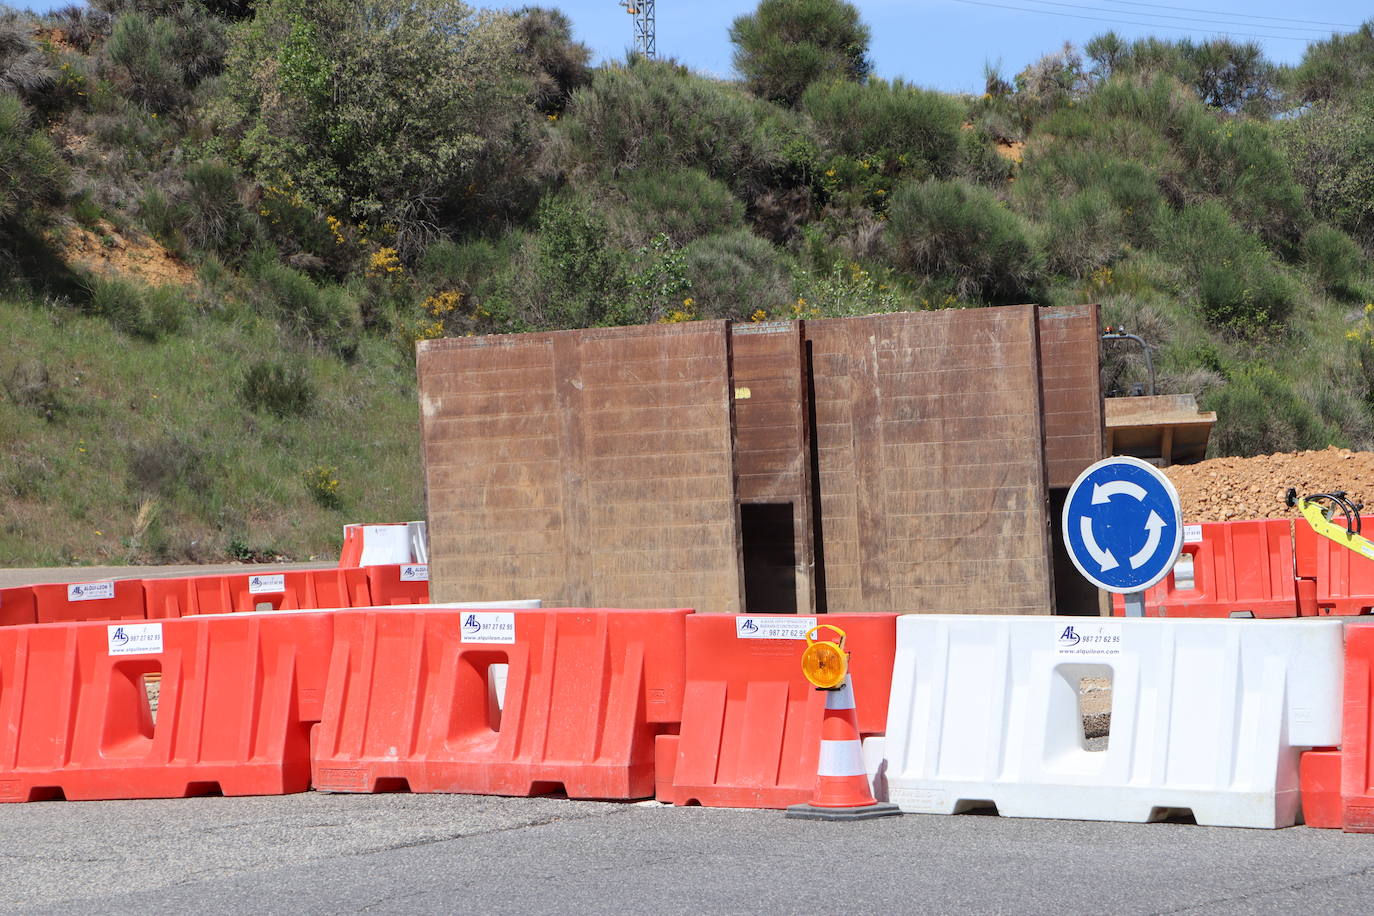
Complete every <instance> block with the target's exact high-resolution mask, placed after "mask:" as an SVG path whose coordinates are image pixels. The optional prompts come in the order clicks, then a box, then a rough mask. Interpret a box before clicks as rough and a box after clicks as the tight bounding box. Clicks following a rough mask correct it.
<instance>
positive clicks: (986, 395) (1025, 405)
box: [805, 306, 1052, 614]
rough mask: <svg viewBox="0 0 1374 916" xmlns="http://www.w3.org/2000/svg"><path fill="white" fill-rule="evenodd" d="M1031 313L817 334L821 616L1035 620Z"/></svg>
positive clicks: (1044, 594) (911, 318)
mask: <svg viewBox="0 0 1374 916" xmlns="http://www.w3.org/2000/svg"><path fill="white" fill-rule="evenodd" d="M1036 331H1037V328H1036V316H1035V309H1034V307H1032V306H1008V307H1004V308H985V309H972V310H967V311H940V312H921V313H899V314H892V315H874V316H869V317H866V318H852V319H831V320H823V321H812V322H808V323H807V325H806V329H805V332H806V337H807V339H808V341H809V342H810V344H811V348H812V353H811V368H812V373H813V382H814V388H815V415H816V427H815V430H814V435H815V437H816V447H817V454H818V456H819V490H820V498H821V512H820V516H821V530H820V532H819V534H818V540H819V542H820V545H819V549H818V551H817V553H818V561H819V562H821V563H822V564H823V573H824V584H825V602H826V609H827V610H828V611H831V612H849V611H899V612H917V613H1000V614H1044V613H1049V611H1050V608H1051V603H1052V602H1051V596H1052V585H1051V577H1050V575H1051V574H1050V544H1049V531H1048V516H1047V505H1046V489H1045V458H1044V448H1043V429H1042V422H1041V404H1040V385H1039V371H1040V363H1039V349H1038V347H1039V345H1038V336H1037V333H1036Z"/></svg>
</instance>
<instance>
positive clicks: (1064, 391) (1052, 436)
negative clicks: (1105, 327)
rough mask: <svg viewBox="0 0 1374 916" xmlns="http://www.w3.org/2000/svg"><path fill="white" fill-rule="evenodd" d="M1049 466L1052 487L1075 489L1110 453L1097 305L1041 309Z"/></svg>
mask: <svg viewBox="0 0 1374 916" xmlns="http://www.w3.org/2000/svg"><path fill="white" fill-rule="evenodd" d="M1037 314H1038V315H1039V319H1040V384H1041V392H1042V395H1043V398H1044V403H1045V466H1046V471H1047V473H1048V476H1049V485H1050V486H1051V487H1068V486H1071V485H1072V484H1073V482H1074V480H1075V479H1076V478H1077V477H1078V475H1079V474H1081V473H1082V472H1083V469H1084V468H1086V467H1087V466H1088V465H1090V464H1092V463H1093V462H1094V461H1097V460H1099V459H1101V458H1103V457H1105V455H1106V442H1105V435H1104V432H1103V430H1104V426H1105V424H1104V420H1103V416H1102V372H1101V366H1102V357H1101V349H1100V347H1099V345H1098V334H1099V328H1100V327H1101V326H1100V325H1099V324H1098V310H1097V306H1096V305H1075V306H1068V307H1064V308H1050V309H1040V310H1039V311H1038V313H1037Z"/></svg>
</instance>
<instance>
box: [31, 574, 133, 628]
mask: <svg viewBox="0 0 1374 916" xmlns="http://www.w3.org/2000/svg"><path fill="white" fill-rule="evenodd" d="M29 587H30V588H32V589H33V596H34V600H35V607H36V610H37V617H38V622H39V623H70V622H75V621H79V620H142V619H143V618H144V606H143V582H142V580H140V579H118V580H105V581H101V582H73V583H71V584H66V585H31V586H29Z"/></svg>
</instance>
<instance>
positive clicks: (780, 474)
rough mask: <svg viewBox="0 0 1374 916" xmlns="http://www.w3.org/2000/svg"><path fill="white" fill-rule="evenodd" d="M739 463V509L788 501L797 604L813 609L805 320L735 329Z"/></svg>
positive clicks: (799, 607)
mask: <svg viewBox="0 0 1374 916" xmlns="http://www.w3.org/2000/svg"><path fill="white" fill-rule="evenodd" d="M731 336H732V347H733V351H734V379H735V381H734V385H735V461H736V464H737V466H738V468H739V499H740V502H741V503H790V504H791V506H792V531H793V535H794V546H793V551H794V552H793V556H794V557H795V558H796V563H797V565H796V582H797V604H796V607H797V609H798V610H799V611H800V612H801V613H810V612H811V610H812V609H813V608H814V601H815V593H814V562H813V543H812V536H811V533H812V528H813V524H812V518H811V506H812V500H811V489H812V488H811V437H810V428H811V424H810V421H809V419H808V412H809V409H810V400H809V398H808V395H807V375H806V341H805V339H804V337H803V330H802V323H801V322H799V321H770V322H762V323H758V324H736V325H734V326H733V328H732V334H731Z"/></svg>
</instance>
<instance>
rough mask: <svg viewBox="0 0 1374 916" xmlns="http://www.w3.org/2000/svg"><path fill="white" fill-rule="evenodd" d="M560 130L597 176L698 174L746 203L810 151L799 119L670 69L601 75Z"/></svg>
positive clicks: (640, 63) (644, 66)
mask: <svg viewBox="0 0 1374 916" xmlns="http://www.w3.org/2000/svg"><path fill="white" fill-rule="evenodd" d="M563 123H564V124H565V129H566V131H567V138H568V140H569V141H570V144H571V152H572V153H573V156H574V157H575V159H577V160H580V161H581V162H584V163H587V164H588V165H590V166H592V167H593V168H594V169H596V170H600V171H605V172H619V173H624V172H626V171H631V170H636V169H664V168H669V167H672V166H679V167H683V168H700V169H703V170H705V172H706V173H707V174H708V175H710V176H711V177H712V178H715V179H716V180H718V181H723V182H725V183H726V184H727V185H729V186H730V188H731V190H733V191H734V192H735V193H736V194H739V195H740V196H741V197H744V198H746V199H747V198H748V197H749V196H750V195H751V194H752V193H754V192H757V191H758V190H760V189H761V188H763V187H765V186H767V185H769V184H773V183H776V182H777V181H778V180H781V179H786V178H788V173H789V171H790V170H791V169H793V168H794V167H795V166H796V164H797V160H796V153H797V151H798V150H799V149H802V148H805V146H806V144H805V143H804V142H801V141H803V140H804V139H805V137H804V134H803V131H802V127H801V122H800V120H799V119H798V118H797V117H796V116H795V115H793V114H790V113H788V112H785V111H783V110H781V109H779V108H777V107H776V106H773V105H769V104H768V103H766V102H762V101H759V100H758V99H755V98H753V97H751V96H749V95H748V94H746V93H744V92H742V91H740V90H739V89H737V88H735V87H733V86H731V85H729V84H727V83H722V82H719V81H716V80H710V79H707V78H705V77H702V76H697V75H696V74H693V73H690V72H689V71H688V70H687V69H686V68H685V67H680V66H677V65H675V64H673V63H670V62H666V61H651V60H637V61H635V62H634V64H633V65H632V66H630V67H626V68H623V69H622V68H610V69H603V70H601V71H599V72H598V73H597V77H596V80H595V82H593V83H592V85H591V86H589V87H587V88H584V89H579V90H577V92H575V93H574V94H573V97H572V101H571V103H569V105H568V113H567V115H566V116H565V120H564V122H563ZM803 158H805V157H803Z"/></svg>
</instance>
